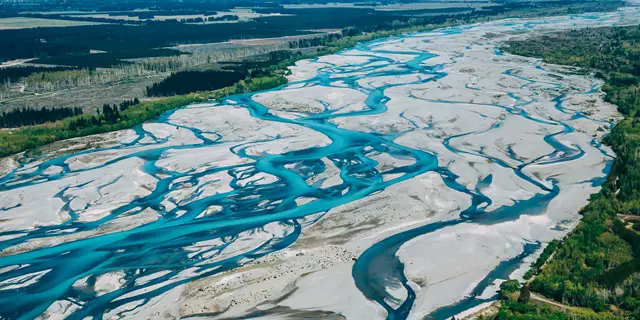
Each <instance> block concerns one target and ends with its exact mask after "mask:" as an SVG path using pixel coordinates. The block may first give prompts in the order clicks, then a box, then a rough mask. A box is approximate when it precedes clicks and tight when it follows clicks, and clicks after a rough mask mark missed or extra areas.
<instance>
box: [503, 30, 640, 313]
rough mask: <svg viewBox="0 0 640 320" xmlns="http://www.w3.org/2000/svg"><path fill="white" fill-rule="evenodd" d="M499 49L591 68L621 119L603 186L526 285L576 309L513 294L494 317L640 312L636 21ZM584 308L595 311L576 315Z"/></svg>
mask: <svg viewBox="0 0 640 320" xmlns="http://www.w3.org/2000/svg"><path fill="white" fill-rule="evenodd" d="M503 49H504V50H505V51H507V52H510V53H513V54H518V55H524V56H530V57H538V58H542V59H544V61H546V62H548V63H553V64H562V65H571V66H578V67H582V68H583V69H582V70H586V71H589V72H594V73H595V75H596V76H597V77H599V78H602V79H603V80H604V82H605V84H604V85H603V87H602V90H603V91H604V92H605V93H606V97H605V99H606V100H607V101H608V102H611V103H613V104H616V105H617V106H618V110H619V111H620V112H621V113H622V114H624V116H625V118H624V119H623V120H622V121H620V122H619V123H618V124H617V125H616V126H615V127H614V128H613V130H612V132H611V134H609V135H608V136H606V138H605V143H607V144H608V145H609V146H611V148H612V149H613V150H614V151H615V152H616V154H617V158H616V160H615V163H614V165H613V168H612V171H611V174H610V176H609V177H608V179H607V181H606V182H605V184H604V185H603V186H602V190H601V191H600V192H599V193H597V194H594V195H592V196H591V198H590V201H589V204H588V205H587V206H586V207H585V208H584V209H583V210H582V211H581V214H582V216H583V218H582V221H581V223H580V224H579V226H578V227H577V228H576V229H575V230H574V231H573V232H572V233H571V234H569V235H568V236H567V237H566V238H565V239H564V240H563V241H562V242H560V243H552V244H551V245H550V247H551V249H549V250H545V253H543V255H542V256H541V260H539V261H538V262H536V263H535V264H534V266H533V267H534V268H533V271H531V272H530V273H529V276H534V275H535V277H533V279H532V280H531V281H530V282H528V283H527V284H526V285H525V287H527V290H531V291H532V292H536V293H539V294H541V295H543V296H545V297H547V298H550V299H553V300H555V301H557V302H559V303H562V304H565V305H568V306H572V307H574V308H572V309H570V310H565V313H559V312H557V311H555V312H554V311H551V310H547V309H544V310H542V309H541V308H542V307H540V306H539V305H535V304H532V303H530V302H526V301H523V300H526V299H520V301H517V300H516V301H513V299H512V300H509V301H507V302H505V303H503V304H502V308H501V310H500V313H499V314H498V316H497V319H574V318H577V319H612V318H615V317H622V318H626V319H640V273H639V271H640V234H639V233H638V232H637V231H636V229H638V227H637V226H635V225H633V222H632V221H636V219H633V217H634V216H639V215H640V163H639V158H638V157H639V155H640V149H639V147H640V112H639V109H640V91H639V87H638V85H639V83H640V26H633V27H607V28H587V29H581V30H572V31H568V32H563V33H559V34H552V35H544V36H538V37H535V38H532V39H527V40H524V41H511V42H508V43H507V45H506V46H505V48H503ZM629 217H631V219H630V218H629ZM621 218H622V219H621ZM623 220H624V221H623ZM551 254H553V256H552V258H551V260H550V261H547V262H546V264H545V263H544V261H545V260H546V259H548V257H550V256H551ZM536 274H537V275H536ZM582 308H586V309H587V310H590V311H593V313H591V314H589V315H586V316H585V315H576V310H584V309H582ZM545 310H546V311H545ZM544 312H547V315H546V316H544V317H542V316H541V314H544Z"/></svg>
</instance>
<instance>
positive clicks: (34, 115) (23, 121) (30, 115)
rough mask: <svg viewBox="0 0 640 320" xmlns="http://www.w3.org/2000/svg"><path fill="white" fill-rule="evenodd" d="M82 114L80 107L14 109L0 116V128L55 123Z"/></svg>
mask: <svg viewBox="0 0 640 320" xmlns="http://www.w3.org/2000/svg"><path fill="white" fill-rule="evenodd" d="M81 114H82V109H81V108H78V107H74V108H68V107H59V108H55V107H54V108H45V107H42V108H40V109H30V108H22V109H13V110H11V111H4V112H2V113H1V114H0V127H1V128H17V127H22V126H32V125H36V124H41V123H46V122H54V121H58V120H62V119H64V118H69V117H74V116H79V115H81Z"/></svg>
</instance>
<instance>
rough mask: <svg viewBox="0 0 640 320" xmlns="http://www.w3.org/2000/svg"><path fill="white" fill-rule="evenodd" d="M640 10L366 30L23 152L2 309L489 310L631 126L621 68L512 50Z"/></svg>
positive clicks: (316, 313)
mask: <svg viewBox="0 0 640 320" xmlns="http://www.w3.org/2000/svg"><path fill="white" fill-rule="evenodd" d="M638 21H640V11H638V10H637V9H636V8H633V7H629V8H623V9H620V10H618V11H617V12H609V13H590V14H581V15H570V16H558V17H547V18H544V19H532V20H520V19H509V20H500V21H492V22H485V23H479V24H473V25H466V26H458V27H450V28H443V29H437V30H433V31H425V32H418V33H412V34H405V35H401V36H396V37H390V38H385V39H381V40H376V41H369V42H363V43H359V44H358V45H356V46H355V47H354V48H351V49H347V50H344V51H341V52H339V53H337V54H334V55H329V56H322V57H319V58H316V59H312V60H303V61H299V62H298V63H296V65H295V66H293V67H291V68H290V70H291V75H290V76H288V78H289V83H288V84H286V85H283V86H281V87H278V88H275V89H272V90H267V91H263V92H255V93H247V94H239V95H235V96H230V97H227V98H225V99H224V101H222V102H219V103H217V102H208V103H200V104H192V105H187V106H184V107H182V108H180V109H178V110H175V111H171V112H167V113H166V114H164V115H162V116H161V117H160V118H159V119H157V120H155V121H151V122H148V123H145V124H144V125H141V126H139V127H136V128H134V129H132V130H125V131H121V132H116V133H111V134H105V135H102V136H100V137H98V139H97V140H99V142H100V143H95V142H94V143H92V144H89V145H87V143H86V141H85V140H83V139H75V140H72V141H70V142H65V145H64V146H62V144H60V145H61V146H60V147H59V148H58V150H56V151H52V152H50V153H47V152H45V154H40V155H37V156H36V155H29V154H22V155H17V156H14V157H10V158H7V159H4V160H3V161H2V166H1V167H2V168H3V173H2V176H1V177H0V318H2V319H34V318H43V319H85V318H87V317H89V318H96V319H120V318H141V319H164V318H166V319H175V318H193V319H201V318H212V319H300V318H305V319H316V318H317V319H342V318H348V319H448V318H450V317H452V316H454V315H455V316H460V315H464V314H465V313H468V312H470V310H474V309H477V308H480V307H483V306H486V305H487V304H488V303H490V302H492V301H495V299H496V293H497V288H498V286H499V284H500V282H501V281H504V280H507V279H510V278H513V279H521V278H522V276H523V274H524V272H526V270H527V268H528V266H529V264H530V263H531V262H532V261H534V260H535V259H536V257H537V256H538V255H539V254H540V252H541V250H542V249H543V248H544V246H545V245H546V244H547V243H548V242H549V241H551V240H552V239H556V238H560V237H562V236H564V235H566V234H567V233H568V232H569V231H570V230H571V229H572V228H573V227H574V226H575V225H576V224H577V223H578V221H579V219H580V216H579V214H578V212H579V210H580V208H581V207H583V206H584V205H585V204H586V203H587V201H588V198H589V195H590V194H592V193H595V192H597V191H598V190H599V186H600V184H601V183H602V182H603V180H604V178H606V176H607V174H608V172H609V169H610V166H611V164H612V161H613V158H614V156H615V155H614V154H613V152H612V151H611V150H610V149H609V148H608V147H606V146H604V145H603V144H601V139H602V137H603V136H604V135H606V133H607V132H609V131H610V129H611V127H612V126H613V125H614V124H615V121H616V120H617V119H619V114H618V113H617V111H616V108H615V106H613V105H610V104H607V103H605V102H604V101H603V100H602V98H603V97H602V95H603V94H602V93H601V91H600V90H599V87H600V85H601V84H602V83H601V81H600V80H598V79H596V78H594V77H592V76H589V75H584V74H583V73H580V72H576V71H577V70H574V69H572V68H567V67H560V66H554V65H548V64H545V63H543V62H542V61H540V60H538V59H532V58H523V57H518V56H514V55H510V54H507V53H504V52H503V51H502V49H501V46H502V45H503V43H504V41H505V40H508V39H510V38H519V39H523V38H526V37H527V36H530V35H532V34H535V33H539V32H549V31H559V30H570V29H575V28H584V27H596V26H610V25H624V24H633V23H635V24H637V23H638ZM95 140H96V139H94V141H95ZM74 150H75V151H74Z"/></svg>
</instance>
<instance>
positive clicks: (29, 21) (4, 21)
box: [0, 17, 103, 30]
mask: <svg viewBox="0 0 640 320" xmlns="http://www.w3.org/2000/svg"><path fill="white" fill-rule="evenodd" d="M95 24H103V23H99V22H89V21H68V20H56V19H41V18H28V17H13V18H0V30H9V29H27V28H40V27H75V26H86V25H95Z"/></svg>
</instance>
